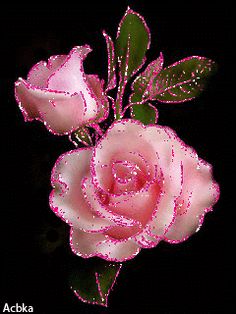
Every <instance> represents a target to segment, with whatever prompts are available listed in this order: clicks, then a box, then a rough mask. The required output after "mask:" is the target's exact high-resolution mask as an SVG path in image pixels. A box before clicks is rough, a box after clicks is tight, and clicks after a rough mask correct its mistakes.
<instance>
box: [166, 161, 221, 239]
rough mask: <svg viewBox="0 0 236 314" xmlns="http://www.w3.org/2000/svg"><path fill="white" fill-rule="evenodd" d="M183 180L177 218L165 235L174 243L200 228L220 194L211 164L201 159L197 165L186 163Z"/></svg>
mask: <svg viewBox="0 0 236 314" xmlns="http://www.w3.org/2000/svg"><path fill="white" fill-rule="evenodd" d="M183 181H184V185H183V192H182V194H181V197H180V199H179V203H178V204H177V205H178V206H177V216H176V220H175V221H174V223H173V225H172V226H171V228H170V229H169V231H168V232H167V233H166V235H165V239H166V240H167V241H170V242H173V243H174V242H181V241H184V240H186V239H187V238H188V237H189V236H190V235H192V234H193V233H194V232H196V231H197V230H198V229H199V228H200V226H201V225H202V222H203V218H204V214H205V213H206V212H208V211H209V210H211V209H212V206H213V205H214V204H215V202H216V201H217V199H218V196H219V187H218V185H217V184H216V183H215V182H213V180H212V171H211V166H210V165H208V164H206V163H203V162H202V161H201V160H200V161H199V163H198V166H197V167H196V164H195V163H192V165H189V164H188V165H185V164H184V170H183Z"/></svg>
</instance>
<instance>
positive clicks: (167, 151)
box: [143, 125, 186, 197]
mask: <svg viewBox="0 0 236 314" xmlns="http://www.w3.org/2000/svg"><path fill="white" fill-rule="evenodd" d="M143 139H144V140H145V141H147V143H149V145H150V146H151V147H152V149H153V150H154V151H155V152H156V157H157V159H158V165H159V169H160V171H161V172H162V176H163V180H164V183H163V184H164V188H163V189H164V190H166V191H167V190H168V193H169V194H171V195H172V196H176V197H177V196H178V195H179V194H180V192H181V188H182V159H183V158H185V156H184V155H185V149H186V147H183V148H182V147H181V145H180V142H179V141H178V138H177V136H176V134H175V133H174V131H172V130H171V129H170V128H167V127H163V126H159V125H156V126H149V127H146V128H145V130H144V132H143ZM181 143H182V142H181Z"/></svg>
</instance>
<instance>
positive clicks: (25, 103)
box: [15, 78, 69, 121]
mask: <svg viewBox="0 0 236 314" xmlns="http://www.w3.org/2000/svg"><path fill="white" fill-rule="evenodd" d="M15 95H16V100H17V102H18V104H19V107H20V109H21V111H22V113H23V115H24V118H25V120H26V121H31V120H33V119H34V118H40V109H41V108H45V107H46V106H51V105H50V102H49V101H52V100H54V101H55V100H64V99H69V96H68V95H67V94H66V93H64V92H57V91H53V90H46V89H40V88H36V87H34V86H32V85H31V84H29V83H28V82H26V81H25V80H23V79H22V78H19V79H18V81H17V82H16V83H15Z"/></svg>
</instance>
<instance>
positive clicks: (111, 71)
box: [103, 31, 116, 91]
mask: <svg viewBox="0 0 236 314" xmlns="http://www.w3.org/2000/svg"><path fill="white" fill-rule="evenodd" d="M103 36H104V37H105V39H106V44H107V55H108V76H107V88H106V91H108V90H111V89H113V88H115V87H116V72H115V71H116V58H115V48H114V43H113V41H112V39H111V37H110V36H108V35H107V34H106V32H105V31H103Z"/></svg>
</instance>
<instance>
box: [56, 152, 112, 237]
mask: <svg viewBox="0 0 236 314" xmlns="http://www.w3.org/2000/svg"><path fill="white" fill-rule="evenodd" d="M91 154H92V149H91V148H86V149H77V150H74V151H71V152H69V153H66V154H64V155H62V156H61V157H60V158H59V159H58V160H57V162H56V164H55V167H54V169H53V171H52V179H51V181H52V186H53V187H54V190H53V191H52V193H51V195H50V206H51V209H52V210H53V211H54V212H55V213H56V214H57V215H58V216H59V217H60V218H62V219H63V220H65V221H66V222H68V223H69V224H70V225H73V226H74V227H75V228H80V229H82V230H86V231H87V232H98V231H102V230H107V229H108V228H109V227H110V226H112V225H113V223H112V222H109V221H107V220H106V219H102V218H99V217H97V216H96V215H95V213H93V212H92V211H91V208H90V207H89V205H88V204H87V203H86V201H85V199H84V195H83V192H82V187H81V183H82V179H83V177H84V176H88V175H89V170H90V169H89V167H90V159H91Z"/></svg>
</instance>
